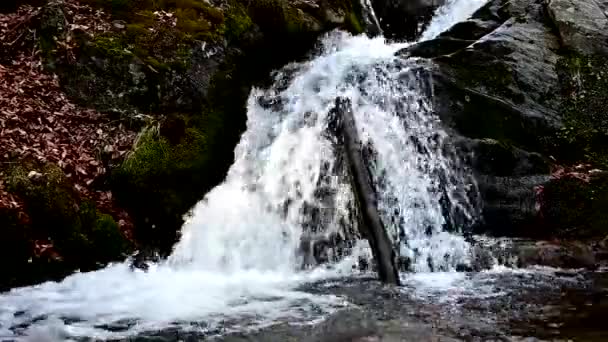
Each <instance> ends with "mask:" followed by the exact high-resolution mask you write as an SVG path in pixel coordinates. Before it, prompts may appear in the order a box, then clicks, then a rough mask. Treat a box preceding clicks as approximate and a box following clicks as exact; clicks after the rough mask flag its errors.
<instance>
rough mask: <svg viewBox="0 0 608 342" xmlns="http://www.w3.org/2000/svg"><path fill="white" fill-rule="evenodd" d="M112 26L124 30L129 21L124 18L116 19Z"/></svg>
mask: <svg viewBox="0 0 608 342" xmlns="http://www.w3.org/2000/svg"><path fill="white" fill-rule="evenodd" d="M112 26H114V28H116V29H118V30H124V29H125V28H126V27H127V22H125V21H124V20H114V21H112Z"/></svg>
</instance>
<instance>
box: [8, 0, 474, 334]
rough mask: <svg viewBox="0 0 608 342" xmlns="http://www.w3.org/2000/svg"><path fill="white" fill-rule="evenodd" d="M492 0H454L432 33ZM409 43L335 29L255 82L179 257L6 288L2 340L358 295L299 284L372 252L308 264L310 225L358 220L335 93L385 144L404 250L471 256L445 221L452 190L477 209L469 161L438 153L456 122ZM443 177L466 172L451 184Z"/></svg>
mask: <svg viewBox="0 0 608 342" xmlns="http://www.w3.org/2000/svg"><path fill="white" fill-rule="evenodd" d="M483 3H484V1H481V0H454V1H447V3H446V5H445V6H444V7H442V8H441V9H439V10H438V12H437V15H436V16H435V18H434V19H433V20H432V22H431V24H430V25H429V27H428V28H427V30H426V32H425V33H424V34H423V38H422V39H430V38H433V37H434V36H436V35H437V34H438V33H440V32H442V31H444V30H445V29H447V28H449V27H450V26H451V25H452V24H454V23H455V22H458V21H461V20H464V19H466V18H467V17H469V16H470V15H471V14H472V13H473V12H474V10H476V9H477V8H479V7H480V6H481V5H482V4H483ZM407 45H408V44H407V43H398V44H397V43H395V44H389V43H387V42H386V41H385V40H384V39H383V38H381V37H378V38H373V39H370V38H368V37H366V36H363V35H362V36H355V37H353V36H350V35H348V34H346V33H342V32H333V33H331V34H329V35H327V36H326V37H325V38H324V39H323V40H322V42H321V47H320V49H319V53H318V54H317V55H316V57H314V58H311V59H310V60H309V61H307V62H303V63H299V64H293V65H289V66H287V67H286V68H285V69H284V70H283V71H281V72H279V73H278V74H277V76H276V78H277V82H276V84H275V86H273V87H271V88H270V89H265V90H262V89H254V90H252V93H251V96H250V98H249V100H248V103H247V115H248V121H247V130H246V132H245V133H244V134H243V136H242V138H241V141H240V143H239V145H238V146H237V148H236V150H235V162H234V164H233V166H232V167H231V169H230V171H229V173H228V175H227V177H226V180H225V181H224V183H222V184H221V185H219V186H218V187H216V188H215V189H213V190H212V191H211V192H210V193H209V194H208V195H207V196H206V197H205V199H203V200H202V201H201V202H200V203H198V204H197V205H196V206H195V208H193V210H192V213H191V215H190V216H189V217H188V218H187V222H186V224H185V225H184V227H183V230H182V238H181V240H180V241H179V243H178V244H177V245H176V246H175V249H174V252H173V254H172V255H171V256H170V257H169V259H168V260H166V261H163V262H161V263H159V264H153V265H151V266H150V268H149V270H148V271H147V272H143V271H140V270H135V271H134V270H131V269H130V267H129V265H128V263H122V264H115V265H110V266H108V267H107V268H105V269H103V270H100V271H96V272H89V273H76V274H74V275H72V276H70V277H68V278H66V279H65V280H63V281H61V282H59V283H55V282H49V283H45V284H40V285H36V286H31V287H25V288H18V289H13V290H12V291H10V292H8V293H5V294H2V295H0V339H2V338H15V337H19V338H23V339H25V340H31V341H41V340H45V339H46V340H49V341H53V340H69V338H74V337H92V338H99V339H107V338H119V337H125V336H131V335H134V334H137V333H140V332H145V331H150V330H160V329H163V328H168V327H173V326H178V327H180V328H181V329H186V330H187V329H199V330H201V329H202V330H205V329H207V330H210V331H214V329H215V328H217V327H218V326H223V327H224V329H243V328H246V327H255V326H260V325H264V324H268V323H270V322H274V321H278V320H281V321H290V322H298V321H302V322H305V321H310V320H311V319H322V317H323V316H324V315H327V314H330V313H331V312H333V311H334V310H338V309H340V308H342V307H344V306H345V305H347V303H344V301H343V300H342V299H341V298H339V297H334V296H320V295H312V294H308V293H305V292H301V291H297V290H296V289H295V288H297V286H298V285H300V284H303V283H306V282H311V281H316V280H321V279H327V278H330V277H339V276H347V275H350V274H352V272H353V271H352V270H353V267H355V266H356V264H357V262H358V260H360V258H361V257H365V256H367V257H369V250H368V249H367V248H365V242H362V241H359V242H358V243H357V244H356V246H355V247H354V248H352V250H351V251H350V255H348V256H340V257H339V258H333V259H332V261H333V262H332V263H329V264H326V265H323V266H320V267H316V268H313V269H309V270H306V271H303V270H301V266H302V262H303V260H302V255H301V253H300V252H299V251H300V250H301V249H300V241H301V239H302V237H303V236H304V235H311V236H316V237H329V236H339V237H340V238H341V239H348V238H350V236H349V234H352V232H349V231H348V230H349V227H353V226H356V224H357V223H356V222H355V220H354V219H353V215H352V213H353V210H356V209H355V205H354V198H353V195H352V191H351V189H350V185H349V182H348V176H347V174H345V171H344V168H342V167H341V165H340V161H339V158H337V152H336V151H337V150H336V141H335V138H334V137H332V136H331V134H329V133H328V132H330V131H331V129H330V125H331V118H329V117H328V114H329V113H330V112H331V110H332V108H333V106H334V103H335V99H336V98H337V97H347V98H349V99H351V102H352V103H353V112H354V114H355V119H356V121H357V126H358V129H359V133H360V135H361V137H362V141H363V143H364V144H366V145H367V146H369V147H370V149H371V150H373V151H374V152H373V153H372V154H371V156H372V157H370V171H371V172H372V176H373V178H374V181H375V182H376V184H377V185H378V191H379V197H380V203H379V205H380V209H381V212H382V213H383V219H384V220H385V224H386V225H387V228H388V229H389V231H390V233H391V236H392V237H393V239H394V241H395V243H396V245H398V246H399V252H400V254H401V255H402V256H407V257H408V258H410V259H411V260H412V261H413V262H412V269H413V270H414V271H418V272H428V271H433V270H442V271H449V270H452V269H454V268H455V267H456V266H457V265H458V264H461V263H467V262H468V244H467V242H466V241H465V240H464V239H463V238H462V236H460V235H459V234H457V233H447V232H444V231H443V229H442V228H443V227H444V226H445V225H446V224H447V223H449V222H447V221H448V220H449V219H450V218H449V217H445V216H444V211H442V207H441V205H440V199H441V198H442V196H444V197H446V196H447V198H448V199H449V200H450V201H451V202H450V203H451V204H450V205H451V207H450V210H456V211H460V212H462V213H465V214H471V213H472V209H471V208H470V207H469V205H468V204H467V203H462V201H461V200H459V199H458V197H457V194H458V192H459V191H462V189H461V187H465V186H469V185H470V184H466V182H467V181H465V180H463V179H462V178H460V177H461V176H462V175H461V174H460V173H458V172H459V171H458V162H457V161H456V160H454V159H453V158H451V156H450V155H444V154H443V152H441V151H442V146H443V145H442V141H443V139H444V137H445V133H444V132H443V131H442V130H441V127H440V123H439V121H438V119H437V118H436V117H435V116H434V115H433V113H432V107H431V105H430V103H431V101H430V99H429V98H428V96H430V95H429V94H428V93H426V92H424V91H423V88H424V87H423V85H422V83H424V82H422V83H421V82H420V80H418V79H417V78H416V73H414V70H415V68H416V66H417V64H416V63H414V62H408V61H403V60H400V59H399V58H396V57H395V53H396V52H397V51H398V50H400V49H402V48H403V47H405V46H407ZM404 76H407V77H408V78H409V81H408V82H402V81H403V77H404ZM267 100H270V102H271V103H270V104H268V103H267V102H268V101H267ZM421 150H422V151H421ZM438 175H441V176H442V177H443V178H446V179H456V180H457V181H456V182H453V183H449V184H447V185H448V186H447V188H448V189H447V190H446V185H445V184H440V183H441V182H440V180H439V178H438V177H439V176H438ZM440 178H441V177H440ZM465 202H466V201H465ZM311 213H315V214H314V216H315V218H316V219H314V220H312V219H311ZM465 216H466V215H465ZM319 217H320V218H319ZM471 219H473V218H471ZM230 321H232V322H233V323H232V324H231V325H230V324H227V323H226V322H230ZM197 322H199V323H198V324H195V323H197ZM200 322H204V326H203V325H201V324H200ZM116 326H119V327H120V328H119V329H118V328H116ZM227 326H229V327H228V328H227Z"/></svg>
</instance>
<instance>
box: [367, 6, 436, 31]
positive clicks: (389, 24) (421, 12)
mask: <svg viewBox="0 0 608 342" xmlns="http://www.w3.org/2000/svg"><path fill="white" fill-rule="evenodd" d="M444 2H445V1H444V0H413V1H412V0H372V6H373V8H374V11H375V12H376V16H377V17H378V18H379V21H380V27H381V28H382V30H383V33H384V36H385V37H387V38H389V39H396V40H403V39H405V40H408V41H412V40H414V39H416V37H418V36H419V35H420V34H421V33H422V31H423V30H424V27H426V25H427V24H428V22H429V21H430V20H431V18H432V17H433V13H434V12H435V10H436V9H437V8H438V7H439V6H441V5H442V4H443V3H444Z"/></svg>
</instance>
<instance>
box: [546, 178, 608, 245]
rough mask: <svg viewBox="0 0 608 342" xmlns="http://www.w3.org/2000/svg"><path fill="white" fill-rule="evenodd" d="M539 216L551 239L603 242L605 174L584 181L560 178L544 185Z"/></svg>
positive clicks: (607, 224)
mask: <svg viewBox="0 0 608 342" xmlns="http://www.w3.org/2000/svg"><path fill="white" fill-rule="evenodd" d="M542 197H543V203H542V213H543V218H544V220H545V223H546V227H548V229H551V230H552V232H551V234H550V235H551V236H552V237H556V236H558V237H576V238H604V237H605V236H606V235H608V214H607V212H606V208H608V174H606V173H603V174H599V175H593V176H591V177H590V180H588V181H586V180H583V179H581V178H577V177H574V176H570V175H567V176H564V177H561V178H559V179H554V180H552V181H550V182H549V183H547V184H545V186H544V188H543V195H542Z"/></svg>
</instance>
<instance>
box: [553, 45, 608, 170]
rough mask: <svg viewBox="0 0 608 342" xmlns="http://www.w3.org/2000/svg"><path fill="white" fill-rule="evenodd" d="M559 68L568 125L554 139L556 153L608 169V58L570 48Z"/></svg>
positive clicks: (568, 161)
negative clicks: (607, 105)
mask: <svg viewBox="0 0 608 342" xmlns="http://www.w3.org/2000/svg"><path fill="white" fill-rule="evenodd" d="M557 70H558V74H559V77H560V83H561V85H562V89H561V92H562V94H561V95H562V107H561V114H562V116H563V121H564V126H563V128H562V129H561V131H560V132H559V133H558V135H557V137H556V138H555V140H553V141H552V142H553V146H551V147H552V148H553V149H554V152H555V155H556V156H558V157H559V159H560V160H562V161H563V162H566V163H577V162H585V163H591V164H593V165H595V166H597V167H601V168H608V112H607V111H606V103H608V58H606V57H602V56H584V55H581V54H578V53H575V52H572V51H568V52H566V53H565V54H564V55H563V56H562V57H561V58H560V60H559V62H558V65H557Z"/></svg>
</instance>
